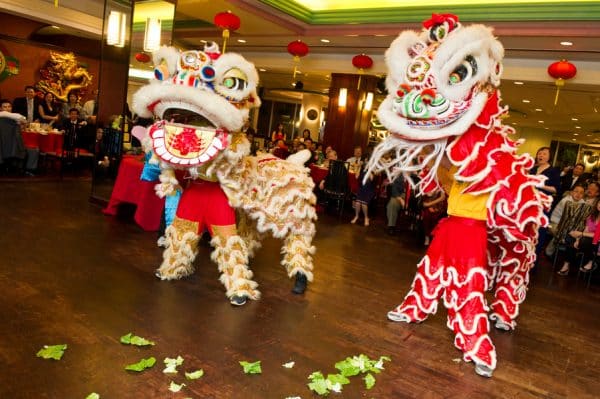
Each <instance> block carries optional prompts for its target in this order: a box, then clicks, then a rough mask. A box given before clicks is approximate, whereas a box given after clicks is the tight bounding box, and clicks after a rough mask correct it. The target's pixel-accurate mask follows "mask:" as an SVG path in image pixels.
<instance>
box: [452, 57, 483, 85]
mask: <svg viewBox="0 0 600 399" xmlns="http://www.w3.org/2000/svg"><path fill="white" fill-rule="evenodd" d="M476 73H477V61H476V60H475V58H474V57H473V56H472V55H468V56H466V57H465V59H464V61H463V62H461V63H460V65H459V66H457V67H456V68H455V69H454V70H453V71H452V73H450V76H448V83H449V84H450V85H455V84H458V83H460V82H463V81H465V80H466V79H468V78H470V77H471V76H473V75H475V74H476Z"/></svg>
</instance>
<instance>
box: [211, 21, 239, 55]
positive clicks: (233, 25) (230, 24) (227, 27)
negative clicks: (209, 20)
mask: <svg viewBox="0 0 600 399" xmlns="http://www.w3.org/2000/svg"><path fill="white" fill-rule="evenodd" d="M214 23H215V25H216V26H218V27H219V28H221V29H223V49H222V50H223V51H222V53H223V54H225V47H226V46H227V39H228V38H229V32H235V31H236V30H238V29H239V28H240V17H238V16H237V15H235V14H234V13H232V12H231V11H229V10H228V11H226V12H220V13H218V14H217V15H215V18H214Z"/></svg>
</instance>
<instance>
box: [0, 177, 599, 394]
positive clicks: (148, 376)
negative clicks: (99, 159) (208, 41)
mask: <svg viewBox="0 0 600 399" xmlns="http://www.w3.org/2000/svg"><path fill="white" fill-rule="evenodd" d="M88 193H89V182H81V181H77V180H75V181H65V182H63V183H59V182H37V183H35V184H32V183H28V182H9V183H1V184H0V204H1V205H0V226H1V230H0V231H1V232H2V233H1V234H2V239H0V253H1V254H2V256H1V258H0V259H1V260H0V398H2V399H14V398H53V399H71V398H73V399H75V398H85V397H86V396H87V395H88V394H89V393H91V392H97V393H99V394H100V396H101V398H102V399H114V398H119V399H120V398H124V399H130V398H142V399H148V398H187V397H190V398H219V399H221V398H235V399H240V398H248V399H251V398H260V399H271V398H273V399H276V398H280V399H284V398H286V397H295V396H299V397H301V398H303V399H306V398H313V397H317V396H316V395H314V394H312V393H311V392H310V391H309V390H308V388H307V386H306V383H307V376H308V375H309V374H310V373H312V372H313V371H316V370H321V371H322V372H323V373H325V374H327V373H334V372H335V369H334V367H333V366H334V364H335V363H336V362H337V361H339V360H342V359H344V358H345V357H347V356H352V355H357V354H360V353H364V354H366V355H368V356H370V357H378V356H380V355H388V356H390V357H391V358H392V361H391V362H390V363H387V364H386V369H385V370H384V371H383V372H382V373H381V374H379V375H377V376H376V377H377V383H376V385H375V387H374V388H373V389H372V390H370V391H366V390H365V389H364V383H363V381H362V380H360V379H359V378H358V377H354V379H353V381H352V383H351V384H350V385H349V386H347V387H346V388H345V389H344V391H343V393H342V394H337V395H336V394H332V395H330V396H331V397H334V398H335V397H340V398H377V399H383V398H495V397H498V398H586V397H594V396H595V397H598V395H600V378H598V373H599V370H600V355H599V353H600V335H599V333H598V331H599V327H600V311H599V310H600V290H599V289H598V283H597V282H596V283H595V284H594V285H593V286H592V288H591V289H589V290H588V289H585V287H584V285H583V284H582V283H581V281H580V282H577V281H576V279H575V277H574V276H572V277H568V278H560V279H554V282H553V283H552V284H551V285H548V280H549V276H550V272H549V270H548V265H547V264H546V265H544V266H545V267H543V268H542V269H541V270H540V271H539V272H538V273H537V274H536V275H535V277H534V281H533V282H532V284H531V286H530V290H529V294H528V299H527V301H526V303H525V304H524V306H523V307H522V314H521V317H520V318H519V325H518V327H517V331H516V332H514V333H502V332H497V331H493V332H492V338H493V340H494V342H495V344H496V347H497V351H498V359H499V360H498V368H497V370H496V372H495V374H494V377H493V378H492V379H486V378H483V377H479V376H477V375H475V373H474V372H473V366H472V364H466V363H464V362H460V361H455V360H456V359H459V358H460V355H461V354H460V353H459V352H458V351H457V350H456V349H455V348H454V347H453V345H452V334H451V332H450V331H449V330H448V329H447V328H446V326H445V318H446V315H445V311H444V310H443V307H442V306H440V311H439V312H438V314H437V315H435V316H434V317H432V318H430V319H429V320H427V321H426V322H424V323H422V324H420V325H406V324H399V323H392V322H388V321H387V320H386V317H385V315H386V312H387V311H388V310H390V309H391V308H392V307H394V306H395V305H397V304H398V303H399V302H400V301H401V299H402V297H403V296H404V294H405V292H406V291H407V289H408V287H409V285H410V282H411V280H412V277H413V273H414V270H415V264H416V262H417V261H418V258H419V257H420V256H421V255H422V254H423V252H424V250H423V248H422V247H420V246H417V245H415V241H414V238H413V237H412V236H411V234H410V233H409V232H405V233H404V234H402V235H400V236H396V237H389V236H387V235H386V234H385V233H384V229H383V221H382V216H381V215H378V217H377V218H375V220H374V221H373V222H372V225H371V226H370V227H368V228H365V227H363V226H359V225H351V224H349V223H348V220H349V218H350V217H347V218H345V219H344V223H341V222H340V221H338V219H337V218H336V217H332V216H321V219H320V221H319V223H318V233H317V237H316V241H315V244H316V246H317V248H318V252H317V255H316V270H315V282H314V284H312V285H310V286H309V289H308V290H307V292H306V294H305V295H304V296H294V295H292V294H291V293H290V289H291V287H292V281H290V280H288V279H287V277H286V276H285V274H284V270H283V268H282V267H281V266H280V265H279V245H280V243H279V241H277V240H272V239H270V240H267V241H265V243H264V247H263V248H262V249H261V250H260V251H259V253H258V254H257V257H256V258H255V259H254V260H253V261H252V264H251V267H252V269H253V270H254V272H255V277H256V280H257V281H258V282H259V284H260V289H261V291H262V294H263V298H262V299H261V300H260V301H258V302H251V303H249V304H247V305H246V306H244V307H241V308H234V307H232V306H231V305H230V304H229V303H228V302H227V301H226V298H225V296H224V289H223V287H222V286H221V284H220V283H219V282H218V280H217V277H218V275H217V269H216V266H215V265H214V264H213V263H212V262H211V261H210V260H209V253H210V249H209V248H207V247H202V248H201V250H200V254H199V256H198V258H197V261H196V265H197V269H198V270H197V272H196V274H195V275H194V276H192V277H191V278H187V279H185V280H181V281H176V282H162V281H159V280H158V279H157V278H156V277H154V274H153V271H154V269H155V268H156V267H157V265H158V264H159V262H160V259H161V251H160V250H159V249H158V248H157V247H156V245H155V241H156V236H155V234H154V233H147V232H143V231H141V230H140V229H139V228H138V227H137V226H136V225H135V224H134V223H133V222H131V221H130V220H126V219H116V218H111V217H106V216H103V215H102V214H101V212H100V209H99V208H98V207H97V206H95V205H92V204H90V203H89V202H88ZM128 332H134V333H135V334H137V335H140V336H142V337H145V338H148V339H151V340H154V341H155V342H156V346H154V347H152V348H150V349H138V348H134V347H129V346H124V345H121V344H120V343H119V337H120V336H121V335H124V334H126V333H128ZM61 343H66V344H68V346H69V347H68V349H67V351H66V353H65V356H64V357H63V359H62V360H60V361H49V360H42V359H40V358H37V357H36V356H35V354H36V352H37V351H38V350H39V349H40V348H41V347H42V346H43V345H44V344H61ZM177 355H181V356H182V357H184V359H185V362H184V365H183V366H182V367H180V369H181V370H184V371H190V370H195V369H198V368H202V369H204V371H205V376H204V377H202V378H201V379H199V380H196V381H190V382H187V386H186V387H185V388H184V389H183V391H182V392H180V393H177V394H174V393H171V392H169V391H168V386H169V383H170V381H172V380H174V381H176V382H182V381H183V378H182V376H181V373H180V375H178V376H176V377H174V378H173V377H171V376H169V375H166V374H163V373H162V369H163V367H162V360H163V359H164V358H165V357H176V356H177ZM149 356H154V357H156V359H157V360H158V363H160V364H158V363H157V365H156V366H155V367H154V368H153V369H150V370H147V371H145V372H143V373H140V374H131V373H129V372H126V371H124V370H123V367H124V365H126V364H129V363H134V362H137V361H138V360H139V359H141V358H142V357H149ZM240 360H248V361H254V360H261V361H262V367H263V374H262V375H245V374H243V373H242V371H241V368H240V366H239V365H238V361H240ZM289 361H295V362H296V365H295V367H294V368H292V369H285V368H283V367H281V365H282V364H283V363H286V362H289Z"/></svg>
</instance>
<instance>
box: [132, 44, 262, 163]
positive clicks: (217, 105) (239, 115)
mask: <svg viewBox="0 0 600 399" xmlns="http://www.w3.org/2000/svg"><path fill="white" fill-rule="evenodd" d="M153 58H154V64H155V68H154V79H152V81H151V82H150V84H149V85H146V86H144V87H142V88H141V89H140V90H138V91H137V92H136V93H135V95H134V97H133V109H134V111H135V112H136V113H137V114H138V115H139V116H141V117H144V118H155V119H156V120H157V122H156V123H154V125H153V126H152V127H151V128H150V129H148V134H149V136H150V138H151V140H152V149H153V150H154V153H155V154H156V155H157V156H158V157H159V158H160V159H161V160H162V161H164V162H167V163H169V164H171V165H173V166H175V167H184V168H185V167H197V166H201V165H203V164H205V163H207V162H208V161H210V160H211V159H213V158H214V157H215V156H216V155H217V154H218V153H219V152H220V151H222V150H223V149H225V148H226V147H227V146H229V145H230V144H231V136H232V135H231V133H234V132H238V131H240V129H241V128H242V126H243V124H244V122H245V121H246V120H247V119H248V113H249V110H250V109H251V108H254V107H258V106H260V99H259V98H258V96H257V94H256V86H257V85H258V73H257V72H256V69H255V68H254V65H253V64H251V63H250V62H248V61H246V59H244V57H242V56H241V55H239V54H235V53H227V54H221V53H220V52H219V48H218V46H217V45H216V44H214V43H210V44H207V46H206V47H205V48H204V50H202V51H201V50H189V51H182V52H180V51H179V50H177V49H176V48H174V47H162V48H161V49H160V50H158V51H157V52H156V53H154V57H153Z"/></svg>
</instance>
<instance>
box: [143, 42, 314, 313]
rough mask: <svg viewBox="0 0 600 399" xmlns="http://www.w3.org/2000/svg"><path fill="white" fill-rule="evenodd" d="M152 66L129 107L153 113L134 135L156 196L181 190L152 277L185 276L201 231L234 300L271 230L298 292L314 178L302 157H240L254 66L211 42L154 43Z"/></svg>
mask: <svg viewBox="0 0 600 399" xmlns="http://www.w3.org/2000/svg"><path fill="white" fill-rule="evenodd" d="M154 63H155V78H156V79H155V80H154V81H153V82H151V83H150V84H149V85H147V86H144V87H142V88H141V89H140V90H139V91H138V92H136V94H135V96H134V110H135V112H137V113H138V115H140V116H142V117H154V118H156V119H157V122H155V123H154V124H153V125H152V126H151V127H150V128H148V130H147V135H148V136H147V138H146V139H144V140H143V141H144V144H145V146H146V147H151V149H150V151H152V158H151V159H150V161H149V162H151V163H155V164H158V165H159V166H160V169H161V174H160V183H159V184H157V186H156V190H157V193H158V195H159V196H173V195H179V194H180V195H181V199H180V200H179V203H178V206H177V211H176V214H175V217H174V219H173V222H172V223H171V224H170V226H169V227H167V229H166V243H165V245H166V249H165V251H164V253H163V262H162V264H161V266H160V267H159V268H158V270H157V276H158V277H160V278H161V279H164V280H171V279H179V278H181V277H184V276H187V275H189V274H191V273H193V271H194V268H193V265H192V262H193V261H194V259H195V257H196V254H197V244H198V241H199V237H200V235H201V234H202V232H203V231H204V230H205V229H207V230H208V231H209V232H210V234H211V236H212V240H211V245H212V246H213V247H214V251H213V252H212V255H211V258H212V260H213V261H215V262H216V263H217V265H218V268H219V271H220V272H221V277H220V280H221V282H222V283H223V285H224V286H225V288H226V295H227V297H228V298H229V299H230V302H231V303H232V304H233V305H243V304H244V303H245V302H246V300H247V299H258V298H259V297H260V292H259V291H258V290H257V283H256V282H255V281H253V280H252V276H253V274H252V271H251V270H250V269H249V268H248V262H249V258H250V257H251V256H252V255H253V253H254V251H255V250H256V249H257V248H259V247H260V239H261V238H262V236H263V235H264V234H266V233H271V234H272V235H273V236H274V237H277V238H281V239H283V248H282V251H281V252H282V254H283V259H282V261H281V263H282V265H283V266H285V268H286V270H287V274H288V275H289V277H295V279H296V281H295V286H294V289H293V292H294V293H297V294H301V293H303V292H304V290H305V288H306V285H307V282H308V281H312V278H313V274H312V269H313V260H312V256H313V254H314V252H315V248H314V247H313V246H312V239H313V237H314V235H315V225H314V221H315V220H316V212H315V207H314V205H315V202H316V199H315V196H314V194H313V188H314V183H313V181H312V179H311V178H310V176H309V175H308V173H307V169H306V168H305V167H304V166H303V163H304V162H305V161H306V160H307V158H308V153H298V154H296V155H294V156H292V157H289V158H288V159H287V160H281V159H279V158H276V157H273V156H271V155H262V156H257V157H253V156H249V152H250V143H249V142H248V140H247V139H246V137H245V135H244V134H243V133H241V132H240V129H241V128H242V126H243V124H244V122H245V121H246V120H247V119H248V114H249V110H250V109H251V108H253V107H258V106H259V105H260V99H259V98H258V96H257V95H256V86H257V84H258V74H257V72H256V69H255V68H254V65H252V64H251V63H249V62H248V61H246V60H245V59H244V58H243V57H242V56H240V55H239V54H235V53H226V54H221V53H220V52H219V50H218V47H217V45H216V44H214V43H212V44H210V45H208V46H207V47H206V48H205V49H204V51H196V50H191V51H184V52H181V53H180V52H179V51H178V50H177V49H175V48H172V47H163V48H161V49H160V50H158V51H157V52H156V53H155V54H154ZM176 169H179V170H184V171H185V174H186V178H188V179H189V183H188V184H187V186H186V185H184V184H180V182H179V181H178V180H177V178H176V175H175V170H176ZM184 186H185V187H184ZM236 214H237V217H236Z"/></svg>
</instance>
